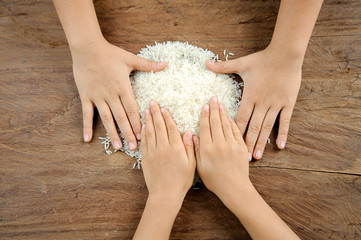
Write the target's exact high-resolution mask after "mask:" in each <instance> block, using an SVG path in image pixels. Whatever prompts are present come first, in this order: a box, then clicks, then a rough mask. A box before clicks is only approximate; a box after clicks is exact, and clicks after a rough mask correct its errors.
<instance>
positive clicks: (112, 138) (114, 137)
mask: <svg viewBox="0 0 361 240" xmlns="http://www.w3.org/2000/svg"><path fill="white" fill-rule="evenodd" d="M108 135H109V138H110V139H111V140H112V142H114V141H115V140H118V138H119V135H118V134H117V133H115V132H108Z"/></svg>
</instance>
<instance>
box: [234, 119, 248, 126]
mask: <svg viewBox="0 0 361 240" xmlns="http://www.w3.org/2000/svg"><path fill="white" fill-rule="evenodd" d="M236 123H237V125H247V124H248V118H246V117H238V118H237V121H236Z"/></svg>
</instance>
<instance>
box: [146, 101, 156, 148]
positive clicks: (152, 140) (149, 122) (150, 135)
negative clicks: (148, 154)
mask: <svg viewBox="0 0 361 240" xmlns="http://www.w3.org/2000/svg"><path fill="white" fill-rule="evenodd" d="M144 119H145V136H146V138H147V145H148V149H154V148H155V146H156V145H157V143H156V137H155V131H154V125H153V119H152V114H151V113H150V110H149V109H148V108H147V109H145V111H144Z"/></svg>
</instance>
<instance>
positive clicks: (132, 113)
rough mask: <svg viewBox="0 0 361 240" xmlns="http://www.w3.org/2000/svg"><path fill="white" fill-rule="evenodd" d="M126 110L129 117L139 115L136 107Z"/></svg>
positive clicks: (131, 106) (132, 106)
mask: <svg viewBox="0 0 361 240" xmlns="http://www.w3.org/2000/svg"><path fill="white" fill-rule="evenodd" d="M126 109H127V114H128V116H134V115H137V114H138V108H137V107H136V106H134V105H130V106H128V107H127V108H126Z"/></svg>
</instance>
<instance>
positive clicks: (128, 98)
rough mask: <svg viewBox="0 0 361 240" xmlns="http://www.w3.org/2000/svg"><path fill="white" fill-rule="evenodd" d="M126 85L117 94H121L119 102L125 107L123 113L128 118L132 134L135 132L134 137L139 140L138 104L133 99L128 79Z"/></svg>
mask: <svg viewBox="0 0 361 240" xmlns="http://www.w3.org/2000/svg"><path fill="white" fill-rule="evenodd" d="M127 85H128V86H127V88H126V89H128V90H127V91H125V92H123V93H122V94H119V95H120V96H121V103H122V105H123V108H124V109H125V113H126V116H127V118H128V119H127V122H130V125H131V128H132V132H133V135H134V134H135V136H136V138H137V139H138V140H140V131H141V127H142V125H141V122H140V116H139V110H138V105H137V102H136V101H135V97H134V94H133V90H132V87H131V85H130V82H129V81H128V83H127Z"/></svg>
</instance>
